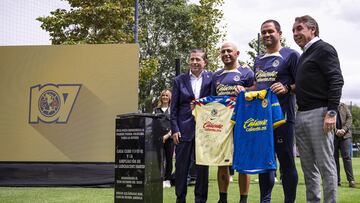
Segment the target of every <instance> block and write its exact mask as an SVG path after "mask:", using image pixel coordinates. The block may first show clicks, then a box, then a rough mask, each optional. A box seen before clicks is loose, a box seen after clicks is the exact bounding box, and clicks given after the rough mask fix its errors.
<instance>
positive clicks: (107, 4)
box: [37, 0, 134, 44]
mask: <svg viewBox="0 0 360 203" xmlns="http://www.w3.org/2000/svg"><path fill="white" fill-rule="evenodd" d="M68 2H69V5H70V6H71V9H70V10H69V11H67V10H65V9H56V10H55V11H52V12H50V14H51V15H50V16H47V17H38V18H37V20H38V21H40V22H42V24H41V28H42V29H44V30H46V31H48V32H49V34H50V39H51V41H52V44H81V43H83V44H100V43H125V42H133V40H132V39H133V34H132V33H133V31H132V28H133V24H134V18H133V13H134V5H133V1H132V0H121V1H116V0H91V1H87V0H68Z"/></svg>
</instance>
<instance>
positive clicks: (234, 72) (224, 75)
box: [211, 42, 254, 203]
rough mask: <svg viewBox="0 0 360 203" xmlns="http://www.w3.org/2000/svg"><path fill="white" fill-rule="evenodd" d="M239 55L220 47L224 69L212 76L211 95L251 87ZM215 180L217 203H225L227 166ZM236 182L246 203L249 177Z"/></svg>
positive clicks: (227, 45) (250, 76)
mask: <svg viewBox="0 0 360 203" xmlns="http://www.w3.org/2000/svg"><path fill="white" fill-rule="evenodd" d="M239 55H240V51H239V50H238V49H237V47H236V45H235V44H234V43H231V42H225V43H224V44H223V45H222V46H221V51H220V56H221V60H222V62H223V63H224V68H223V69H221V70H219V71H217V72H216V73H214V75H213V79H212V80H213V81H212V87H211V94H212V95H215V96H222V95H228V96H236V95H238V94H239V92H240V91H245V88H246V87H250V86H252V85H253V83H254V73H253V71H252V70H251V69H250V68H248V67H242V66H240V64H239V62H238V60H237V58H238V57H239ZM229 122H230V121H229ZM230 167H231V166H230ZM217 180H218V187H219V195H220V198H219V201H218V203H227V190H228V187H229V181H230V174H229V166H219V167H218V173H217ZM238 181H239V182H238V184H239V188H240V203H245V202H247V195H248V192H249V185H250V176H249V175H247V174H239V179H238Z"/></svg>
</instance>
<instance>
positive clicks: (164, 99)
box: [154, 89, 174, 188]
mask: <svg viewBox="0 0 360 203" xmlns="http://www.w3.org/2000/svg"><path fill="white" fill-rule="evenodd" d="M170 103H171V91H170V90H167V89H165V90H163V91H162V92H161V94H160V98H159V102H158V105H157V107H156V108H155V109H154V113H156V114H158V113H163V114H165V118H164V119H163V120H162V123H161V130H160V132H161V133H162V135H163V143H164V155H165V159H164V161H165V163H164V165H165V170H164V171H165V174H164V182H163V187H164V188H165V187H171V184H170V179H171V172H172V167H173V163H172V159H173V154H174V144H173V141H172V139H171V130H170Z"/></svg>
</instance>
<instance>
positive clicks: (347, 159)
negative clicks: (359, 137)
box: [334, 102, 356, 188]
mask: <svg viewBox="0 0 360 203" xmlns="http://www.w3.org/2000/svg"><path fill="white" fill-rule="evenodd" d="M351 125H352V115H351V112H350V110H349V108H348V107H347V106H346V104H344V103H342V102H341V103H340V105H339V108H338V116H337V118H336V129H335V138H334V158H335V163H336V171H337V177H338V186H341V179H340V163H339V150H340V152H341V157H342V160H343V164H344V170H345V173H346V178H347V181H348V182H349V187H352V188H355V187H356V184H355V179H354V174H353V168H352V162H351V155H350V150H351V147H352V139H351Z"/></svg>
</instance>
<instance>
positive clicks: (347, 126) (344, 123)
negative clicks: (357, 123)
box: [338, 103, 352, 139]
mask: <svg viewBox="0 0 360 203" xmlns="http://www.w3.org/2000/svg"><path fill="white" fill-rule="evenodd" d="M338 112H339V113H338V116H339V118H340V121H341V129H344V130H345V132H346V134H345V135H344V136H343V138H344V139H346V138H349V137H351V125H352V115H351V113H350V110H349V108H348V107H347V106H346V104H344V103H340V105H339V107H338Z"/></svg>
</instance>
